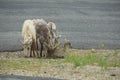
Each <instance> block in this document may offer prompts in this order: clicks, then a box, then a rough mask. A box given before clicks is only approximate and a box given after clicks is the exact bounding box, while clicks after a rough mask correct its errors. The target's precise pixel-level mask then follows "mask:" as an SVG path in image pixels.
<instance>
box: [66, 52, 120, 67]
mask: <svg viewBox="0 0 120 80" xmlns="http://www.w3.org/2000/svg"><path fill="white" fill-rule="evenodd" d="M118 54H119V51H118V50H117V51H116V50H115V51H114V52H113V53H111V54H110V53H104V54H103V53H102V54H97V53H96V52H95V51H94V52H93V50H91V51H89V52H88V53H85V54H81V53H79V52H75V51H74V52H71V53H68V54H66V56H65V61H66V62H70V63H73V64H74V66H85V65H96V66H101V67H120V57H119V56H118Z"/></svg>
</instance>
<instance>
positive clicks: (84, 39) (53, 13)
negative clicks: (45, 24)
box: [0, 0, 120, 51]
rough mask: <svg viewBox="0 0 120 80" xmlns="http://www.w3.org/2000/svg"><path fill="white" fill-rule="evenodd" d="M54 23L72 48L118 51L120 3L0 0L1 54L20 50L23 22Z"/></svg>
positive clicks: (102, 0)
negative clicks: (38, 19)
mask: <svg viewBox="0 0 120 80" xmlns="http://www.w3.org/2000/svg"><path fill="white" fill-rule="evenodd" d="M33 18H44V19H46V20H47V21H54V22H55V23H56V24H57V28H58V31H59V33H60V34H61V35H62V38H61V39H60V41H61V42H62V41H63V39H64V38H65V37H67V38H68V39H70V41H71V42H72V44H73V47H74V48H82V49H88V48H89V49H91V48H105V49H117V48H120V0H49V1H48V0H0V51H6V50H19V49H21V45H20V41H19V40H20V39H21V29H22V24H23V22H24V20H25V19H33Z"/></svg>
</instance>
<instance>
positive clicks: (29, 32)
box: [22, 20, 36, 41]
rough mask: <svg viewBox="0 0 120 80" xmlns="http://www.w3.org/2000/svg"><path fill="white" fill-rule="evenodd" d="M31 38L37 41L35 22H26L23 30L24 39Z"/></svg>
mask: <svg viewBox="0 0 120 80" xmlns="http://www.w3.org/2000/svg"><path fill="white" fill-rule="evenodd" d="M25 36H27V37H28V36H30V37H32V38H33V39H35V41H36V30H35V26H34V22H33V20H25V21H24V24H23V28H22V37H23V38H24V37H25Z"/></svg>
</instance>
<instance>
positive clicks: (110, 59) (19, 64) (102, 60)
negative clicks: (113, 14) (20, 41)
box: [0, 49, 120, 71]
mask: <svg viewBox="0 0 120 80" xmlns="http://www.w3.org/2000/svg"><path fill="white" fill-rule="evenodd" d="M83 52H84V51H83ZM65 54H66V55H65V58H64V59H36V58H11V59H9V58H6V59H2V58H1V59H0V70H9V69H21V70H29V71H33V70H35V71H38V70H40V69H41V66H42V67H43V66H49V65H51V66H61V64H62V63H63V64H64V63H65V64H66V63H72V64H74V66H75V67H77V66H86V65H96V66H101V67H120V51H119V50H114V51H113V52H112V53H107V52H106V53H98V52H97V51H96V50H94V49H92V50H88V51H87V52H86V53H82V52H79V50H72V51H69V50H68V51H67V52H65Z"/></svg>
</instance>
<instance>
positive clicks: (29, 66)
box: [0, 58, 64, 71]
mask: <svg viewBox="0 0 120 80" xmlns="http://www.w3.org/2000/svg"><path fill="white" fill-rule="evenodd" d="M63 62H64V61H63V60H62V59H61V60H59V59H35V58H29V59H27V58H19V59H0V70H9V69H20V70H28V71H38V70H40V68H41V67H43V66H48V65H59V64H61V63H63Z"/></svg>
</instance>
